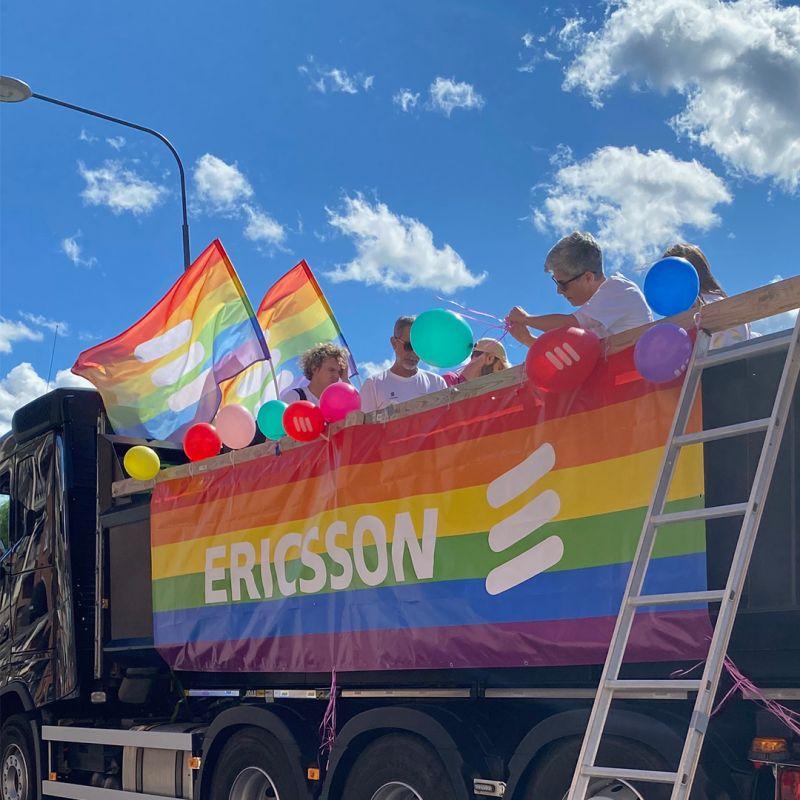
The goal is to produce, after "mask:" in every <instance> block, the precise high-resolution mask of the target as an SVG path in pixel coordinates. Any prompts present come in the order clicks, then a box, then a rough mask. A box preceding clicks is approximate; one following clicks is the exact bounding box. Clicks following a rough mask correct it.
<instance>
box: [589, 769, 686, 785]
mask: <svg viewBox="0 0 800 800" xmlns="http://www.w3.org/2000/svg"><path fill="white" fill-rule="evenodd" d="M581 773H582V774H583V775H588V776H589V777H590V778H611V779H612V780H613V779H614V778H618V779H619V780H623V781H647V782H649V783H675V782H676V781H677V780H678V773H677V772H659V771H658V770H655V769H621V768H620V769H615V768H614V767H583V769H581Z"/></svg>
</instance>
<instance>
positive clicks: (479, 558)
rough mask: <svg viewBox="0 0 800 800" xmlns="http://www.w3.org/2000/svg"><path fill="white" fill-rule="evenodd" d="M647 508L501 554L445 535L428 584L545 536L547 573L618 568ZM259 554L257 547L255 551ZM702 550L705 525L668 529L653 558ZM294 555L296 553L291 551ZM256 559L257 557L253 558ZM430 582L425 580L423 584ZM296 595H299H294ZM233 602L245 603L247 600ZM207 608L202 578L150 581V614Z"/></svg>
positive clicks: (697, 504) (411, 575)
mask: <svg viewBox="0 0 800 800" xmlns="http://www.w3.org/2000/svg"><path fill="white" fill-rule="evenodd" d="M702 506H703V498H702V497H694V498H690V499H687V500H675V501H673V502H670V503H668V504H667V506H666V508H667V510H669V511H686V510H689V509H694V508H702ZM645 512H646V509H645V508H636V509H630V510H627V511H616V512H614V513H611V514H601V515H598V516H594V517H585V518H583V519H576V520H567V521H564V522H551V523H550V524H548V525H545V526H543V527H542V528H540V529H539V530H538V531H537V532H536V535H535V536H532V537H527V538H524V539H523V540H522V541H520V542H517V543H516V544H515V545H514V546H513V547H510V548H508V549H507V550H505V551H503V552H502V553H494V552H492V551H491V550H490V549H489V546H488V543H487V541H486V539H487V533H486V532H482V533H471V534H464V535H461V536H444V537H442V538H441V539H438V540H437V542H436V558H435V568H434V575H433V578H431V579H428V580H429V581H453V580H463V579H467V578H484V577H486V575H487V574H488V573H489V571H490V570H491V569H493V568H494V567H496V566H499V565H500V564H503V563H505V562H506V561H508V560H509V559H511V558H513V557H514V556H516V555H519V554H520V553H523V552H525V551H526V550H528V549H529V548H530V547H531V546H532V545H534V544H535V543H536V542H539V541H542V540H543V539H546V538H547V537H548V536H554V535H555V536H560V537H561V539H562V541H563V542H564V556H563V558H562V559H561V561H560V562H559V563H558V564H557V565H556V566H555V567H553V568H552V569H551V570H549V571H550V572H557V571H564V570H571V569H584V568H587V567H598V566H604V565H606V564H618V563H622V562H624V561H631V560H632V559H633V555H634V553H635V551H636V545H637V543H638V541H639V533H640V531H641V527H642V523H643V522H644V516H645ZM256 550H258V548H256ZM704 551H705V525H704V523H703V522H697V521H693V522H683V523H679V524H676V525H670V526H669V529H668V530H665V531H663V532H662V533H661V535H660V536H658V537H656V544H655V548H654V551H653V556H654V557H655V558H664V557H668V556H681V555H686V554H689V553H701V552H704ZM292 552H296V550H293V551H292ZM321 555H322V558H323V560H324V562H325V567H326V570H327V575H328V579H327V581H326V585H325V588H324V589H323V590H322V591H320V592H318V593H316V594H327V593H329V592H331V591H332V590H331V588H330V575H331V574H332V573H333V574H336V575H338V574H340V573H341V567H340V566H339V565H337V564H335V563H334V562H333V561H332V560H331V559H330V557H329V556H327V555H326V554H321ZM256 557H257V558H258V552H257V554H256ZM364 561H365V563H366V565H367V568H368V569H370V570H374V569H375V567H376V566H377V554H376V550H375V546H374V545H370V546H368V547H365V548H364ZM388 561H389V569H388V574H387V577H386V580H385V581H383V582H382V583H381V584H380V585H381V586H396V585H398V582H397V581H396V580H395V575H394V569H393V567H392V561H391V545H390V546H389V558H388ZM404 574H405V580H404V581H402V583H403V584H404V585H405V584H412V583H421V582H423V581H421V580H419V579H418V578H417V577H416V573H415V572H414V569H413V565H412V563H411V558H410V556H409V554H408V552H406V554H405V558H404ZM313 575H314V573H313V571H312V570H311V569H310V568H308V567H305V566H303V565H302V564H301V563H300V560H299V559H297V558H295V559H292V560H291V561H287V564H286V578H287V580H290V581H291V580H294V579H297V578H312V577H313ZM253 577H254V580H255V585H256V588H257V590H258V594H259V598H257V599H259V600H260V599H261V598H262V597H263V594H264V590H263V586H262V582H261V571H260V569H259V566H258V565H256V568H255V569H254V570H253ZM425 582H428V581H425ZM214 588H215V589H225V590H226V591H227V592H228V596H229V598H230V575H229V573H228V572H227V571H226V573H225V578H224V579H223V578H220V579H219V580H217V581H214ZM272 588H273V593H272V597H271V598H270V599H271V600H278V599H280V598H281V597H282V596H283V595H281V593H280V591H279V588H278V583H277V580H276V577H275V568H274V566H273V568H272ZM366 588H370V587H368V586H367V585H366V584H365V583H364V582H363V581H362V580H361V579H360V578H359V576H358V573H357V571H355V570H354V571H353V579H352V582H351V583H350V585H349V587H348V590H357V589H366ZM241 590H242V594H243V596H244V597H245V598H247V593H246V590H245V586H244V584H243V583H242V584H241ZM298 593H299V592H298ZM237 602H249V601H248V600H247V599H244V600H241V601H237ZM204 604H205V576H204V574H203V573H193V574H191V575H180V576H178V577H175V578H162V579H161V580H157V581H154V582H153V610H154V611H174V610H177V609H181V608H196V607H199V606H202V605H204Z"/></svg>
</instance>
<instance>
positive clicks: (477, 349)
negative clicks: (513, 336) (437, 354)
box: [442, 338, 511, 386]
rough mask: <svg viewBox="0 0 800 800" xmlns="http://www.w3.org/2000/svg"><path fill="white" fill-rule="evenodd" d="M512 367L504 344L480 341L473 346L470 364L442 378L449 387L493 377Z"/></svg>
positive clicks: (487, 340)
mask: <svg viewBox="0 0 800 800" xmlns="http://www.w3.org/2000/svg"><path fill="white" fill-rule="evenodd" d="M510 366H511V364H510V363H509V360H508V356H507V355H506V349H505V347H503V343H502V342H499V341H498V340H497V339H489V338H486V339H478V341H477V342H475V344H474V345H473V346H472V354H471V355H470V357H469V363H468V364H466V365H465V366H464V367H463V368H462V369H460V370H459V371H458V372H445V374H444V375H443V376H442V377H443V378H444V382H445V383H446V384H447V385H448V386H456V385H457V384H459V383H465V382H466V381H471V380H473V378H479V377H480V376H481V375H491V374H492V373H493V372H500V371H501V370H504V369H508V368H509V367H510Z"/></svg>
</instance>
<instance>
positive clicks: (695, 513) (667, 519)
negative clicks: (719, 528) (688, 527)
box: [650, 503, 747, 525]
mask: <svg viewBox="0 0 800 800" xmlns="http://www.w3.org/2000/svg"><path fill="white" fill-rule="evenodd" d="M745 511H747V503H731V504H730V505H727V506H710V507H709V508H693V509H691V510H689V511H673V512H671V513H669V514H654V515H653V516H652V517H651V518H650V522H651V524H653V525H670V524H672V523H674V522H692V521H693V520H698V519H721V518H723V517H740V516H742V515H743V514H744V513H745Z"/></svg>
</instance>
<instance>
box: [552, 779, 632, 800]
mask: <svg viewBox="0 0 800 800" xmlns="http://www.w3.org/2000/svg"><path fill="white" fill-rule="evenodd" d="M568 795H569V792H567V794H565V795H564V800H567V796H568ZM586 800H645V798H644V797H643V796H642V795H641V794H640V793H639V792H637V791H636V789H634V788H633V786H631V785H630V784H629V783H627V782H626V781H618V780H608V778H594V779H593V780H592V781H590V783H589V791H588V792H586Z"/></svg>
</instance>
